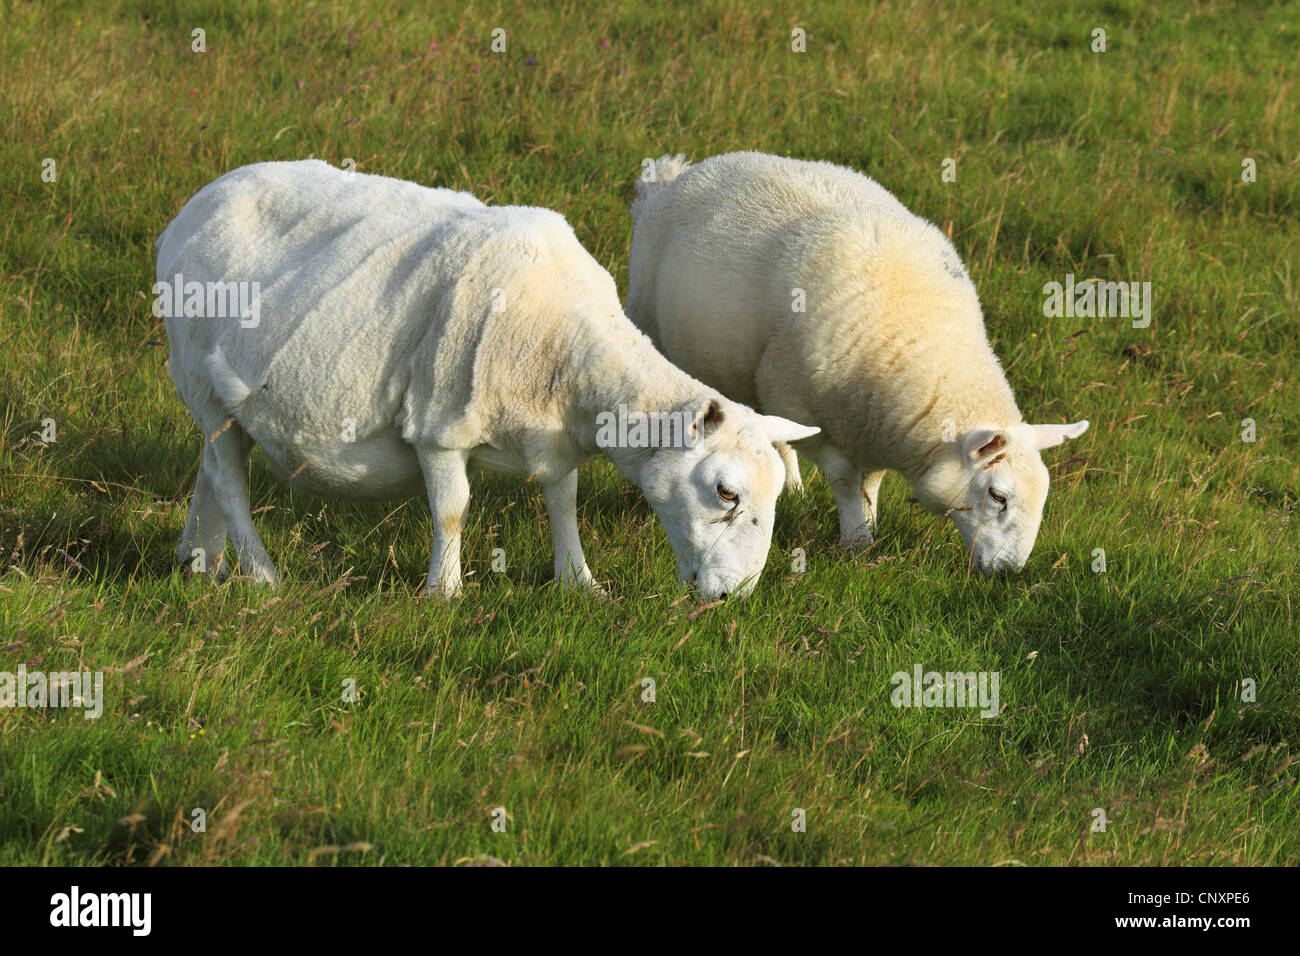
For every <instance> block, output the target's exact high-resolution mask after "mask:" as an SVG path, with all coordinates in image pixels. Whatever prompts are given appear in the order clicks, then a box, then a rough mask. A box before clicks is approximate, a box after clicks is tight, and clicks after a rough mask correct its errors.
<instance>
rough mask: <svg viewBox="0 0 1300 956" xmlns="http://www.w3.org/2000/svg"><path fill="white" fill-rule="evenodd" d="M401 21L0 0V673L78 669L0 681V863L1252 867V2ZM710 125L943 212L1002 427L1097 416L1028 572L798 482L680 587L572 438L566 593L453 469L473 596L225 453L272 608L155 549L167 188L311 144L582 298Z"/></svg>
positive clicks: (711, 136) (1256, 728)
mask: <svg viewBox="0 0 1300 956" xmlns="http://www.w3.org/2000/svg"><path fill="white" fill-rule="evenodd" d="M429 7H430V9H427V10H426V9H424V8H423V7H422V6H420V5H409V4H408V5H400V6H399V7H397V8H395V7H394V5H392V4H385V3H370V2H358V3H351V4H348V5H346V9H345V8H344V7H343V6H342V5H334V4H324V3H313V2H286V3H270V2H259V0H240V2H229V0H223V2H220V3H217V2H188V0H182V2H179V3H175V4H171V3H157V2H147V0H138V2H131V0H109V2H104V3H98V4H90V3H86V4H61V5H45V4H32V3H15V2H11V0H6V2H5V18H4V20H5V23H4V28H3V29H2V30H0V117H3V120H2V121H0V122H3V124H4V129H5V134H4V135H3V136H2V137H0V166H2V167H3V168H4V170H5V174H4V180H5V185H4V192H3V202H0V237H2V238H0V384H2V387H0V558H2V561H0V672H16V671H17V669H18V668H19V667H20V665H21V666H22V667H25V668H26V669H27V670H29V671H43V672H57V671H72V670H78V669H83V670H87V671H92V672H94V671H98V672H102V673H103V677H104V685H103V686H104V691H103V701H102V705H103V712H102V715H101V716H99V717H98V718H97V719H92V720H88V719H84V716H83V714H82V713H81V712H79V711H78V710H76V709H66V710H64V709H55V708H30V707H21V708H20V707H7V708H0V864H7V865H14V864H103V865H143V864H160V865H176V864H181V865H188V864H200V863H215V864H235V865H249V864H304V863H311V864H313V865H353V864H355V865H396V864H403V863H409V864H447V865H450V864H467V863H468V864H472V863H484V862H486V863H493V862H497V861H500V862H503V863H506V864H511V865H551V864H600V865H606V864H608V865H623V864H627V865H671V864H703V865H764V864H782V865H788V864H796V865H825V864H885V863H888V864H968V865H992V864H1009V865H1015V864H1024V865H1042V864H1048V865H1060V864H1084V865H1099V864H1100V865H1116V864H1130V865H1131V864H1139V865H1168V864H1236V865H1243V864H1249V865H1259V864H1274V865H1276V864H1284V863H1292V862H1295V860H1296V859H1297V854H1298V852H1300V800H1297V797H1298V796H1300V775H1298V773H1297V771H1298V770H1300V763H1297V760H1298V759H1300V678H1298V677H1297V664H1298V663H1300V662H1298V660H1297V657H1298V653H1297V647H1298V646H1300V644H1298V641H1297V637H1298V632H1297V622H1296V620H1295V615H1294V603H1295V598H1294V595H1295V594H1296V593H1297V574H1296V567H1297V564H1298V563H1300V535H1298V534H1297V527H1296V524H1295V521H1294V518H1295V511H1296V502H1297V493H1298V488H1300V481H1298V472H1297V455H1298V454H1300V448H1298V443H1297V427H1298V426H1300V411H1298V409H1300V389H1298V388H1297V380H1296V375H1295V371H1294V367H1293V366H1294V360H1295V354H1296V342H1297V341H1298V340H1300V321H1298V318H1297V317H1298V316H1300V225H1298V224H1297V214H1298V213H1300V185H1298V184H1300V155H1297V153H1296V143H1297V142H1298V141H1300V111H1298V110H1297V107H1296V103H1297V80H1298V77H1300V74H1298V73H1297V70H1296V65H1295V49H1296V44H1297V29H1300V21H1298V20H1297V18H1296V14H1295V7H1294V5H1292V4H1268V3H1258V4H1256V3H1250V4H1246V3H1243V4H1231V3H1209V2H1204V0H1192V2H1189V3H1185V4H1163V5H1161V4H1145V3H1139V2H1136V0H1131V2H1130V0H1111V2H1106V3H1101V4H1084V3H1076V2H1067V3H1063V4H1057V3H1049V2H1046V0H1031V2H1029V3H1025V4H1016V5H1008V4H1003V3H994V2H989V0H968V2H963V3H959V4H944V3H939V2H925V0H914V2H883V3H876V4H859V3H850V2H846V0H831V2H827V3H820V4H816V5H812V6H811V7H809V8H801V7H800V6H798V5H795V4H789V3H775V4H772V5H770V6H762V5H759V4H747V3H741V2H735V0H701V2H699V3H694V4H690V5H686V6H682V5H664V6H663V7H662V8H659V7H653V6H648V5H643V4H638V3H633V2H625V0H607V2H603V3H599V4H594V5H584V4H576V3H568V2H557V3H537V4H511V3H478V2H468V3H466V4H464V5H461V4H432V5H429ZM395 10H396V11H397V12H395ZM498 28H499V29H502V30H504V31H505V49H504V51H503V52H494V50H493V48H492V47H493V30H494V29H498ZM795 28H799V29H801V30H803V31H804V38H805V47H806V49H805V51H804V52H795V51H794V50H793V49H792V43H793V42H794V40H793V39H792V30H794V29H795ZM196 29H199V30H202V31H203V33H202V46H203V49H204V52H196V51H195V50H194V46H195V42H196V41H195V36H194V33H193V31H194V30H196ZM1097 29H1103V30H1104V31H1105V44H1106V48H1105V51H1104V52H1099V51H1098V52H1094V49H1093V47H1094V46H1095V44H1096V40H1095V34H1094V32H1093V31H1094V30H1097ZM735 149H759V150H763V151H766V152H772V153H780V154H788V155H791V156H796V157H799V158H805V159H825V160H831V161H834V162H838V163H842V164H845V165H848V166H851V167H853V168H855V169H857V170H858V171H860V172H863V173H865V174H867V175H870V176H872V177H874V178H876V179H878V180H879V181H880V182H881V183H882V184H883V185H884V186H886V188H888V189H890V190H891V191H892V192H893V193H894V194H895V195H896V196H898V197H899V199H900V200H901V201H902V202H903V203H904V204H905V205H907V206H908V207H909V208H910V209H911V210H912V211H914V212H916V213H917V214H919V215H922V216H924V217H926V218H928V219H931V220H932V221H934V222H935V223H937V224H938V225H939V226H940V227H941V228H943V229H944V231H945V232H947V233H949V234H950V235H951V237H952V238H953V241H954V243H955V245H956V247H957V249H958V251H959V252H960V254H961V256H962V258H963V261H964V263H965V265H966V267H967V268H968V269H969V271H970V273H971V275H972V277H973V279H974V281H975V284H976V286H977V288H978V289H979V293H980V299H981V302H982V303H983V306H984V311H985V318H986V323H987V326H988V330H989V335H990V338H991V341H992V343H993V346H994V348H995V350H996V351H997V353H998V355H999V356H1000V358H1001V360H1002V362H1003V366H1004V368H1005V369H1006V371H1007V376H1008V378H1009V380H1010V382H1011V384H1012V386H1013V387H1014V388H1015V390H1016V396H1017V399H1018V401H1019V404H1020V407H1021V409H1022V410H1023V411H1024V412H1025V414H1026V416H1027V417H1028V418H1030V419H1031V420H1033V421H1038V422H1065V421H1073V420H1075V419H1080V418H1086V419H1089V420H1090V421H1091V423H1092V426H1091V428H1090V429H1089V431H1088V432H1087V433H1086V434H1085V435H1083V436H1082V437H1081V438H1079V439H1078V440H1076V441H1073V442H1070V443H1069V444H1068V445H1066V446H1063V447H1062V448H1059V449H1055V450H1054V451H1051V452H1047V453H1045V454H1044V460H1045V461H1046V462H1047V464H1048V466H1049V468H1050V470H1051V475H1052V491H1051V494H1050V496H1049V498H1048V502H1047V507H1046V513H1045V517H1044V521H1043V526H1042V529H1041V531H1040V533H1039V537H1038V542H1037V546H1036V547H1035V550H1034V553H1033V556H1032V557H1031V558H1030V560H1029V563H1028V565H1027V567H1026V568H1025V570H1024V572H1023V573H1022V574H1020V575H1018V576H1014V577H1010V578H1007V579H995V580H986V579H985V578H983V577H982V576H980V575H979V574H978V573H977V572H973V571H972V570H971V569H970V568H969V567H968V565H967V561H966V557H967V555H966V552H965V551H964V549H963V548H962V546H961V541H960V539H959V537H958V535H957V533H956V531H955V529H954V528H953V527H952V525H951V523H949V522H945V521H943V520H941V519H939V518H934V517H931V516H930V515H929V514H928V513H926V512H924V511H923V510H922V509H920V508H919V507H918V506H917V505H916V504H914V503H912V502H910V501H909V496H910V493H909V490H908V488H907V487H906V485H905V483H904V482H902V481H901V479H900V478H899V477H898V476H896V475H890V476H888V477H887V478H886V480H885V484H884V486H883V489H882V495H881V503H880V520H879V525H878V529H877V534H876V543H875V545H874V546H873V548H872V549H871V550H870V551H869V552H867V553H865V554H859V555H847V554H845V553H844V552H842V551H841V550H840V549H839V548H838V546H837V524H836V518H835V512H834V506H833V502H832V500H831V495H830V491H829V489H828V487H827V486H826V483H825V482H824V481H823V480H822V479H821V477H820V476H819V475H818V474H817V472H816V470H815V469H814V468H813V467H812V466H811V465H810V464H809V463H808V462H807V461H804V462H803V476H804V481H805V483H806V485H807V490H806V492H805V494H804V496H803V497H802V498H796V497H790V496H782V498H781V499H780V501H779V502H778V505H777V521H776V530H775V534H774V537H773V545H772V549H771V555H770V558H769V561H768V564H767V567H766V570H765V572H764V574H763V577H762V580H761V581H760V582H759V585H758V588H757V590H756V591H755V592H754V594H753V595H752V597H751V598H750V599H749V600H747V601H743V602H738V601H731V602H726V603H716V602H708V603H701V601H700V600H699V599H698V598H697V597H695V596H693V595H691V594H689V593H687V592H685V591H684V590H683V588H682V586H681V585H680V584H679V583H678V582H677V581H676V576H675V569H674V565H673V561H672V555H671V552H670V550H669V547H668V543H667V540H666V538H665V536H664V534H663V531H662V529H661V528H660V527H659V525H658V523H657V522H656V521H655V519H654V516H653V514H652V513H651V512H650V511H649V509H648V508H647V506H646V505H645V502H644V501H643V500H642V498H641V496H640V494H639V493H638V491H637V490H636V489H635V488H634V487H633V486H632V485H630V484H628V483H627V482H626V481H624V480H623V479H622V478H621V477H620V476H619V475H618V474H617V473H616V472H615V471H614V469H613V468H612V467H611V466H610V465H609V463H608V462H607V461H606V460H605V459H603V458H598V459H596V460H594V461H593V462H591V463H590V464H589V465H588V466H587V467H586V468H584V469H583V471H582V473H581V477H580V481H579V498H578V513H579V521H580V530H581V534H582V538H583V543H584V545H585V547H586V553H587V560H588V562H589V564H590V566H591V568H592V570H593V572H594V573H595V575H596V577H597V579H598V580H600V582H601V583H602V584H603V585H604V586H605V588H606V589H607V591H608V594H609V599H608V600H607V601H600V600H597V599H594V598H592V597H589V596H585V595H582V594H578V593H565V592H562V591H560V590H559V589H557V588H556V587H555V585H553V584H552V583H551V582H550V577H551V571H552V568H551V540H550V533H549V530H548V527H547V524H546V520H545V519H546V513H545V508H544V505H543V502H542V497H541V493H540V489H539V488H537V487H536V485H535V484H529V483H527V482H523V481H521V480H518V479H515V478H511V477H507V476H495V475H489V474H482V473H480V474H478V475H476V476H475V477H474V479H473V482H472V492H473V498H472V500H471V503H470V511H469V522H468V526H467V528H466V530H465V535H464V553H463V561H464V567H465V571H466V575H467V577H466V593H465V595H464V597H462V598H460V599H459V600H457V601H454V602H452V603H450V604H448V603H444V602H441V601H438V600H418V592H419V588H420V585H421V583H422V581H423V576H424V574H425V571H426V569H427V561H428V549H429V544H430V525H429V514H428V508H427V506H426V504H425V502H424V500H423V499H415V500H411V501H407V502H402V501H396V502H392V503H391V504H388V505H359V504H354V503H349V502H340V501H332V500H325V499H317V498H309V497H306V496H303V495H299V494H294V493H292V492H290V491H289V490H288V489H286V488H285V487H284V486H283V485H281V484H279V483H278V482H277V481H275V480H274V478H273V477H272V475H271V474H270V472H269V470H268V469H267V467H266V464H265V461H264V460H263V459H262V458H261V457H260V455H259V454H258V453H254V455H253V460H252V471H251V479H252V500H253V507H254V519H255V521H256V522H257V525H258V528H259V531H260V533H261V535H262V537H263V539H264V540H265V541H266V544H267V547H268V549H269V551H270V554H271V557H272V559H273V560H274V561H275V562H276V564H277V566H278V568H279V569H280V572H281V574H282V576H283V580H284V583H283V586H282V587H281V588H280V589H279V590H278V591H274V592H273V591H269V590H264V589H258V588H255V587H252V586H251V585H249V584H247V583H244V582H241V581H238V580H234V581H229V582H226V583H224V584H220V585H217V586H212V585H210V584H209V583H208V582H207V581H204V580H199V579H192V578H191V577H190V576H188V575H187V574H186V573H185V572H184V571H183V570H181V569H177V568H176V567H175V565H174V553H175V548H176V542H177V539H178V537H179V535H180V532H181V529H182V527H183V525H184V522H185V516H186V509H187V507H188V495H189V492H190V489H191V486H192V483H193V480H194V475H195V470H196V468H197V465H198V460H199V455H200V451H201V438H200V435H199V433H198V431H197V429H196V428H195V426H194V424H193V421H192V420H191V419H190V417H189V415H188V413H187V412H186V410H185V408H184V407H183V406H182V404H181V403H180V401H179V399H178V398H177V396H176V394H175V391H174V388H173V386H172V383H171V381H170V379H169V378H168V375H167V369H166V359H167V348H166V344H165V335H164V333H163V327H162V321H161V319H158V318H155V317H154V315H153V313H152V311H151V305H152V295H151V293H150V289H151V286H152V284H153V281H154V274H153V268H154V266H153V250H152V243H153V240H154V239H155V237H157V236H158V234H159V233H160V232H161V231H162V230H163V228H164V227H165V226H166V225H167V223H168V222H169V221H170V220H171V219H172V218H173V217H174V216H175V215H176V213H177V212H178V211H179V210H180V208H181V206H182V205H183V203H184V202H185V201H186V200H187V199H188V198H189V197H190V196H191V195H193V194H194V192H195V191H197V190H198V189H199V188H200V187H201V186H203V185H204V184H206V183H208V182H210V181H211V180H213V179H215V178H216V177H217V176H219V175H221V174H222V173H224V172H226V171H228V170H230V169H233V168H235V167H237V166H240V165H243V164H246V163H251V162H258V161H264V160H272V159H299V158H305V157H308V156H315V157H318V158H321V159H324V160H327V161H329V162H331V163H335V164H338V165H344V164H345V163H346V161H348V160H352V161H353V162H354V163H355V165H356V168H357V169H359V170H362V171H364V172H371V173H380V174H383V175H388V176H395V177H399V178H403V179H410V180H413V181H416V182H420V183H423V184H425V185H431V186H446V187H452V188H456V189H461V190H466V191H469V192H472V193H474V194H475V195H476V196H478V197H479V198H481V199H483V200H484V201H488V202H491V203H495V204H518V205H541V206H548V207H551V208H554V209H556V210H558V211H560V212H561V213H563V214H564V215H565V216H566V217H567V218H568V219H569V221H570V222H571V223H572V224H573V226H574V228H575V230H576V232H577V234H578V237H579V238H580V239H581V240H582V242H583V244H584V245H585V246H586V247H587V249H588V250H590V251H591V252H592V254H593V255H594V256H595V257H596V258H597V260H599V262H600V263H601V264H602V265H603V266H604V267H605V268H606V269H608V270H609V271H610V272H611V273H612V274H613V275H614V277H615V278H616V280H617V281H618V283H619V287H620V291H621V292H622V291H625V289H626V282H627V256H628V247H629V244H630V239H631V220H630V217H629V215H628V208H627V207H628V203H629V201H630V200H631V198H632V195H633V181H634V179H635V177H636V175H637V174H638V173H639V171H640V169H641V164H642V161H643V160H644V159H646V158H651V157H658V156H660V155H662V154H664V153H666V152H672V153H676V152H684V153H686V154H687V155H688V156H690V157H692V158H694V159H696V160H699V159H703V158H705V157H706V156H709V155H713V154H716V153H721V152H725V151H728V150H735ZM949 159H951V160H953V161H954V162H953V163H952V164H945V160H949ZM1245 160H1251V161H1252V162H1250V163H1244V161H1245ZM47 161H52V164H51V163H50V162H47ZM945 170H955V174H956V176H955V180H953V179H952V178H951V176H948V177H945V175H944V172H945ZM51 173H52V175H50V174H51ZM1243 174H1246V178H1248V179H1250V180H1251V181H1244V179H1243ZM1067 276H1073V277H1075V279H1076V280H1079V281H1082V280H1084V279H1088V278H1099V279H1104V280H1113V281H1125V282H1139V283H1146V282H1149V283H1150V284H1151V285H1150V288H1151V290H1152V292H1151V295H1152V299H1151V302H1152V311H1151V321H1150V323H1149V324H1148V325H1147V326H1145V327H1140V328H1135V327H1134V326H1133V324H1132V322H1131V321H1129V319H1127V318H1122V317H1113V316H1112V317H1096V316H1077V315H1076V316H1048V315H1046V314H1045V308H1044V304H1045V300H1046V299H1047V296H1045V294H1044V291H1043V290H1044V286H1045V285H1046V284H1047V283H1050V282H1060V283H1065V282H1066V279H1067ZM496 549H500V552H497V551H496ZM1101 552H1104V556H1102V555H1101ZM1101 557H1104V570H1101V568H1102V564H1101V563H1100V561H1099V558H1101ZM496 558H501V559H503V562H502V561H501V560H497V561H496V563H497V566H498V567H501V566H502V565H503V567H504V570H494V568H493V565H494V559H496ZM918 666H919V667H920V668H921V670H922V671H927V672H928V671H936V672H940V673H947V672H977V673H983V674H994V673H996V674H998V675H999V683H998V688H999V695H1000V701H999V706H998V707H997V710H996V713H995V714H994V715H992V716H982V715H981V713H980V711H979V710H978V709H972V708H957V707H896V706H893V704H892V703H891V696H892V694H893V692H894V690H895V684H894V683H893V682H892V680H891V677H892V675H894V674H896V673H900V672H901V673H904V674H908V675H911V674H912V673H913V671H914V669H915V668H917V667H918ZM647 680H649V681H652V682H653V684H649V683H647ZM349 682H352V683H349ZM351 687H355V690H356V694H355V699H345V693H346V691H347V690H348V689H349V688H351ZM499 808H504V812H501V810H500V809H499ZM196 810H201V811H203V812H202V814H200V815H198V816H196V814H195V811H196ZM1099 813H1100V815H1099ZM200 817H201V818H202V820H203V821H204V823H205V826H204V827H203V828H199V829H196V827H197V823H196V821H197V820H198V819H199V818H200ZM494 824H495V826H494ZM800 824H802V826H800Z"/></svg>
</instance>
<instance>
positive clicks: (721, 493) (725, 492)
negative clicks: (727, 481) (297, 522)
mask: <svg viewBox="0 0 1300 956" xmlns="http://www.w3.org/2000/svg"><path fill="white" fill-rule="evenodd" d="M718 497H719V498H721V499H722V500H723V501H735V500H736V499H737V498H739V497H740V496H739V495H737V494H736V493H735V492H734V491H732V490H731V489H730V488H727V487H726V486H725V485H718Z"/></svg>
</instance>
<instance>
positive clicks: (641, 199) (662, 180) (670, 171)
mask: <svg viewBox="0 0 1300 956" xmlns="http://www.w3.org/2000/svg"><path fill="white" fill-rule="evenodd" d="M690 166H691V162H690V160H688V159H687V158H686V154H685V153H678V154H677V155H676V156H660V157H659V158H658V159H656V160H655V161H654V163H646V164H642V167H641V172H640V174H639V175H638V176H637V177H636V199H635V200H633V202H632V218H633V219H635V218H636V217H637V215H638V214H639V213H640V211H641V209H642V208H644V205H645V203H646V202H647V201H648V200H650V199H651V198H652V197H653V196H655V195H656V194H657V193H659V192H660V191H661V190H662V189H663V188H664V187H665V186H667V185H668V184H669V183H671V182H672V181H673V180H674V179H676V178H677V177H678V176H680V175H681V174H682V173H684V172H686V170H687V169H689V168H690Z"/></svg>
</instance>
